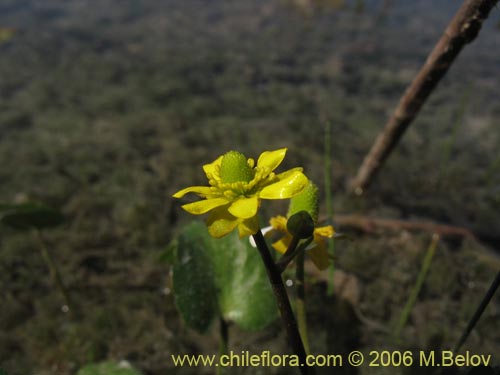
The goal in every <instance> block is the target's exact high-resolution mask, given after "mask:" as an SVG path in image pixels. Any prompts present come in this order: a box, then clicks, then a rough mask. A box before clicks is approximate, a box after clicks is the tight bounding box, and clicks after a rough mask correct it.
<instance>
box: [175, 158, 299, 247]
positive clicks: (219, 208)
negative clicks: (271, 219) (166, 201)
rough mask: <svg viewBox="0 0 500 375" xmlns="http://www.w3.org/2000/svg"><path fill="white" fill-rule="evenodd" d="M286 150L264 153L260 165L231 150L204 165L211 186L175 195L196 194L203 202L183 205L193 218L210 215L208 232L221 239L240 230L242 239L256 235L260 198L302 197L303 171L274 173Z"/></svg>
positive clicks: (258, 162)
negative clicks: (233, 231) (298, 195)
mask: <svg viewBox="0 0 500 375" xmlns="http://www.w3.org/2000/svg"><path fill="white" fill-rule="evenodd" d="M286 151H287V149H286V148H282V149H279V150H275V151H265V152H263V153H262V154H261V155H260V156H259V158H258V160H257V163H255V162H254V160H253V159H246V158H245V157H244V155H243V154H241V153H239V152H236V151H230V152H228V153H226V154H225V155H222V156H219V157H218V158H217V159H216V160H215V161H213V162H212V163H210V164H206V165H204V166H203V170H204V171H205V174H206V176H207V179H208V183H209V185H210V186H191V187H188V188H185V189H182V190H180V191H178V192H177V193H175V194H174V195H173V196H174V198H182V197H183V196H184V195H185V194H187V193H195V194H197V195H198V196H200V197H201V198H204V199H203V200H200V201H197V202H193V203H188V204H185V205H183V206H182V208H184V210H186V211H187V212H189V213H191V214H194V215H201V214H205V213H207V212H210V216H209V218H208V220H207V225H208V231H209V233H210V235H212V236H213V237H216V238H219V237H222V236H225V235H226V234H228V233H230V232H231V231H232V230H233V229H235V228H236V227H238V231H239V234H240V237H244V236H248V235H252V234H255V233H256V232H257V231H258V230H259V223H258V220H257V211H258V208H259V206H260V201H261V199H287V198H291V197H293V196H295V195H297V194H299V193H300V192H301V191H302V190H303V189H304V188H305V186H306V185H307V183H308V179H307V177H306V176H305V175H304V174H303V173H302V168H293V169H290V170H288V171H286V172H283V173H279V174H275V173H274V172H273V171H274V170H275V169H276V168H277V167H278V166H279V165H280V164H281V162H282V161H283V159H284V158H285V155H286Z"/></svg>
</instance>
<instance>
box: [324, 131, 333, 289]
mask: <svg viewBox="0 0 500 375" xmlns="http://www.w3.org/2000/svg"><path fill="white" fill-rule="evenodd" d="M331 131H332V126H331V124H330V122H327V123H326V124H325V147H324V150H325V155H324V166H325V171H324V175H325V197H326V202H325V203H326V214H327V216H328V219H329V220H332V219H333V200H332V171H331V167H332V158H331V151H332V150H331ZM328 254H330V258H331V264H330V267H329V269H328V285H327V289H326V294H327V295H328V296H332V295H333V292H334V290H335V284H334V278H335V242H334V239H333V238H331V239H330V241H328Z"/></svg>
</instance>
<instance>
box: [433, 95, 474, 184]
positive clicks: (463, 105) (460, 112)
mask: <svg viewBox="0 0 500 375" xmlns="http://www.w3.org/2000/svg"><path fill="white" fill-rule="evenodd" d="M471 92H472V85H469V87H467V89H466V90H465V91H464V93H463V94H462V96H461V97H460V101H459V103H458V108H457V109H456V111H455V113H454V115H455V116H453V115H452V120H451V121H452V123H453V122H454V124H453V129H452V133H451V135H450V138H449V141H448V142H447V144H446V145H445V146H444V148H443V157H442V161H441V168H440V169H439V175H438V176H439V181H441V180H442V177H443V173H444V171H445V168H447V165H448V162H449V161H450V157H451V152H452V151H453V148H454V147H455V144H456V143H457V139H458V132H459V130H460V127H461V125H462V124H463V122H464V121H463V119H464V116H465V112H466V109H467V103H468V102H469V99H470V94H471ZM453 117H454V118H453Z"/></svg>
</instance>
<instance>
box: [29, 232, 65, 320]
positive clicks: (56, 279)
mask: <svg viewBox="0 0 500 375" xmlns="http://www.w3.org/2000/svg"><path fill="white" fill-rule="evenodd" d="M33 233H34V235H35V238H36V241H37V243H38V250H39V251H40V254H41V255H42V258H43V260H44V261H45V264H46V265H47V267H48V268H49V271H50V277H51V278H52V282H53V283H54V284H55V286H56V288H57V289H59V292H60V293H61V295H62V297H63V299H64V303H65V305H66V306H67V308H68V311H71V310H72V304H71V302H70V298H69V294H68V290H67V289H66V286H65V285H64V282H63V280H62V276H61V273H60V272H59V269H58V268H57V266H56V264H55V262H54V260H53V259H52V257H51V255H50V252H49V248H48V246H47V244H46V242H45V240H44V239H43V236H42V232H40V230H38V229H35V230H34V232H33Z"/></svg>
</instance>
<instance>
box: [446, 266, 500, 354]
mask: <svg viewBox="0 0 500 375" xmlns="http://www.w3.org/2000/svg"><path fill="white" fill-rule="evenodd" d="M499 286H500V271H498V273H497V276H496V277H495V279H494V280H493V282H492V283H491V285H490V288H489V289H488V291H487V292H486V294H485V296H484V297H483V300H482V301H481V303H480V304H479V306H478V308H477V310H476V312H475V313H474V315H473V316H472V318H471V320H470V321H469V324H468V325H467V328H465V330H464V332H463V333H462V337H460V340H458V343H457V345H456V346H455V349H454V350H453V352H454V353H457V352H458V351H459V350H460V348H461V347H462V345H463V344H464V342H465V340H467V337H469V334H470V333H471V331H472V330H473V329H474V327H475V325H476V323H477V322H478V321H479V318H481V315H482V314H483V312H484V310H485V309H486V306H488V304H489V303H490V301H491V298H492V297H493V295H494V294H495V292H496V291H497V289H498V287H499Z"/></svg>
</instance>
